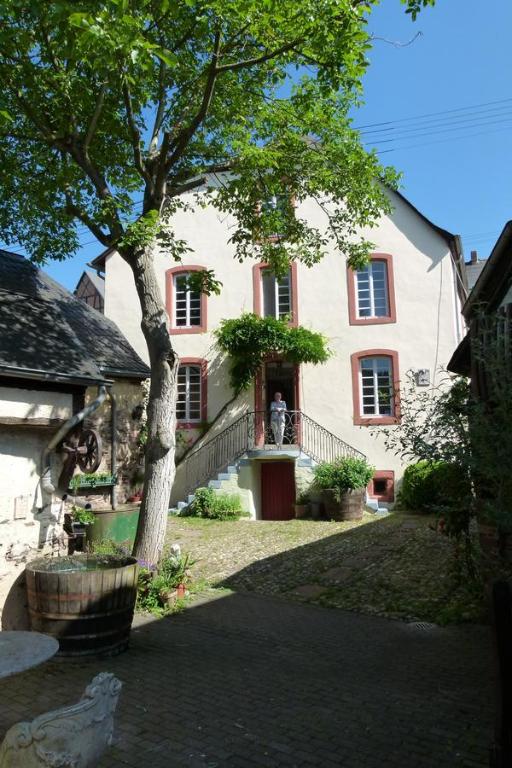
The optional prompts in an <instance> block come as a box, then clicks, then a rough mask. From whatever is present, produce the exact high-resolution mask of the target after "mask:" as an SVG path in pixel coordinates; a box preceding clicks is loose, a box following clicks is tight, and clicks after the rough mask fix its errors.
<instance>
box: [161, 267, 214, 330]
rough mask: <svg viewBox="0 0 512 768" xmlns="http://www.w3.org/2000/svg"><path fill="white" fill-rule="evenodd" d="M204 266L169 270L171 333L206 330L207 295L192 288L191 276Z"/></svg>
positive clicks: (167, 280) (167, 300) (167, 279)
mask: <svg viewBox="0 0 512 768" xmlns="http://www.w3.org/2000/svg"><path fill="white" fill-rule="evenodd" d="M203 269H204V267H199V266H195V265H191V266H186V267H185V266H184V267H174V268H173V269H169V270H167V273H166V288H167V297H166V304H167V314H168V315H169V319H170V333H171V334H179V333H203V332H204V331H206V296H205V294H203V293H200V292H199V291H193V290H190V286H189V278H190V277H191V275H192V274H193V273H194V272H199V271H201V270H203Z"/></svg>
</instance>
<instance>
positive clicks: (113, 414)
mask: <svg viewBox="0 0 512 768" xmlns="http://www.w3.org/2000/svg"><path fill="white" fill-rule="evenodd" d="M108 397H109V400H110V451H111V453H110V471H111V472H112V474H113V475H115V474H116V472H117V401H116V398H115V397H114V391H113V388H110V389H109V391H108ZM110 502H111V505H112V509H114V510H115V509H116V508H117V487H116V486H115V485H113V486H112V490H111V492H110Z"/></svg>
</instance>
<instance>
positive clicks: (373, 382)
mask: <svg viewBox="0 0 512 768" xmlns="http://www.w3.org/2000/svg"><path fill="white" fill-rule="evenodd" d="M360 375H361V405H362V408H361V415H362V416H391V415H392V412H393V375H392V370H391V360H390V359H389V357H366V358H364V359H363V360H361V363H360Z"/></svg>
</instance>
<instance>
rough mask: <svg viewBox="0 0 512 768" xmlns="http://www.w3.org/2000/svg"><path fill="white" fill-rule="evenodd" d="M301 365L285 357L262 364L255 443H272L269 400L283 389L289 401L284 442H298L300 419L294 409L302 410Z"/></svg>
mask: <svg viewBox="0 0 512 768" xmlns="http://www.w3.org/2000/svg"><path fill="white" fill-rule="evenodd" d="M299 370H300V369H299V366H298V365H295V364H294V363H287V362H284V361H283V360H269V361H267V362H266V363H264V365H263V366H262V369H261V370H260V372H259V373H258V375H257V376H256V382H255V410H256V444H257V445H259V446H263V445H266V444H269V445H272V444H273V443H274V437H273V434H272V430H271V428H270V420H269V415H270V403H271V402H272V400H273V399H274V395H275V393H276V392H281V396H282V399H283V400H284V401H285V403H286V408H287V415H286V428H285V435H284V441H283V443H285V444H288V445H296V444H297V438H298V435H299V431H300V419H299V417H298V414H296V413H294V411H298V410H299V409H300V401H299Z"/></svg>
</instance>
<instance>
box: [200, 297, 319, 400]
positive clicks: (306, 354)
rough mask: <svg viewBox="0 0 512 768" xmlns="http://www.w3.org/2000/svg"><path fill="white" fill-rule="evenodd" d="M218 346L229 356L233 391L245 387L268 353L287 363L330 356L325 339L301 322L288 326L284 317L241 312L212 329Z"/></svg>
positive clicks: (252, 379) (241, 390)
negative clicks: (304, 326) (299, 324)
mask: <svg viewBox="0 0 512 768" xmlns="http://www.w3.org/2000/svg"><path fill="white" fill-rule="evenodd" d="M214 333H215V336H216V338H217V346H218V348H219V349H220V350H221V351H222V352H224V353H225V354H226V355H228V357H229V359H230V371H229V375H230V384H231V387H232V389H233V392H234V394H235V396H236V395H238V394H240V392H243V391H244V390H246V389H248V388H249V387H250V386H251V384H253V382H254V377H255V376H256V374H257V373H258V371H259V370H260V368H261V366H262V365H263V363H264V361H265V359H266V358H267V357H269V356H270V355H279V356H280V357H282V359H283V360H284V361H286V362H289V363H295V364H297V365H298V364H300V363H313V364H314V365H318V364H319V363H325V362H326V360H328V359H329V357H330V356H331V352H330V350H329V348H328V346H327V339H326V337H325V336H323V335H322V334H321V333H315V332H314V331H310V330H308V329H307V328H303V327H302V326H297V327H290V326H289V325H288V323H287V322H286V321H285V320H278V319H276V318H275V317H258V315H254V314H252V313H249V312H247V313H245V314H243V315H241V317H238V318H234V319H231V320H222V321H221V324H220V326H219V328H218V329H217V330H216V331H215V332H214Z"/></svg>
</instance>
